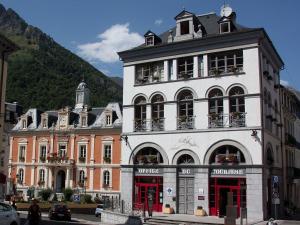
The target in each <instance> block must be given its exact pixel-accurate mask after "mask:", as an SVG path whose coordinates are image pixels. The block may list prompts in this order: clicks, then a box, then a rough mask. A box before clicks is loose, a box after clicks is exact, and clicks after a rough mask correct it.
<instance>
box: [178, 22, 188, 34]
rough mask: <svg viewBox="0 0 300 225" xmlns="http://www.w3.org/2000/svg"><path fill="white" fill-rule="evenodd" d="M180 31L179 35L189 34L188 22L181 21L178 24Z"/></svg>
mask: <svg viewBox="0 0 300 225" xmlns="http://www.w3.org/2000/svg"><path fill="white" fill-rule="evenodd" d="M180 31H181V32H180V33H181V35H185V34H189V33H190V28H189V21H183V22H181V23H180Z"/></svg>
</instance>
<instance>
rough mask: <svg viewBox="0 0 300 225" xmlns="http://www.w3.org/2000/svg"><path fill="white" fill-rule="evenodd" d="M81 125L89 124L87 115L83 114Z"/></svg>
mask: <svg viewBox="0 0 300 225" xmlns="http://www.w3.org/2000/svg"><path fill="white" fill-rule="evenodd" d="M81 126H82V127H86V126H87V121H86V116H82V118H81Z"/></svg>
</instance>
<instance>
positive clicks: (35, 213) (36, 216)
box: [27, 199, 41, 225]
mask: <svg viewBox="0 0 300 225" xmlns="http://www.w3.org/2000/svg"><path fill="white" fill-rule="evenodd" d="M27 219H28V222H29V225H39V223H40V219H41V209H40V207H39V205H38V204H37V200H36V199H32V203H31V205H30V207H29V209H28V218H27Z"/></svg>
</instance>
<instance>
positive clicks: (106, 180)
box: [103, 171, 110, 187]
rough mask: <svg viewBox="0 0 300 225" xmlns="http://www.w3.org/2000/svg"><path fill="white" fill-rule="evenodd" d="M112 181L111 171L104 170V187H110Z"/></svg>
mask: <svg viewBox="0 0 300 225" xmlns="http://www.w3.org/2000/svg"><path fill="white" fill-rule="evenodd" d="M109 182H110V174H109V171H104V174H103V186H104V187H109V184H110V183H109Z"/></svg>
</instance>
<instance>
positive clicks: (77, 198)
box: [73, 194, 80, 202]
mask: <svg viewBox="0 0 300 225" xmlns="http://www.w3.org/2000/svg"><path fill="white" fill-rule="evenodd" d="M73 201H74V202H80V195H76V194H75V195H73Z"/></svg>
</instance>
